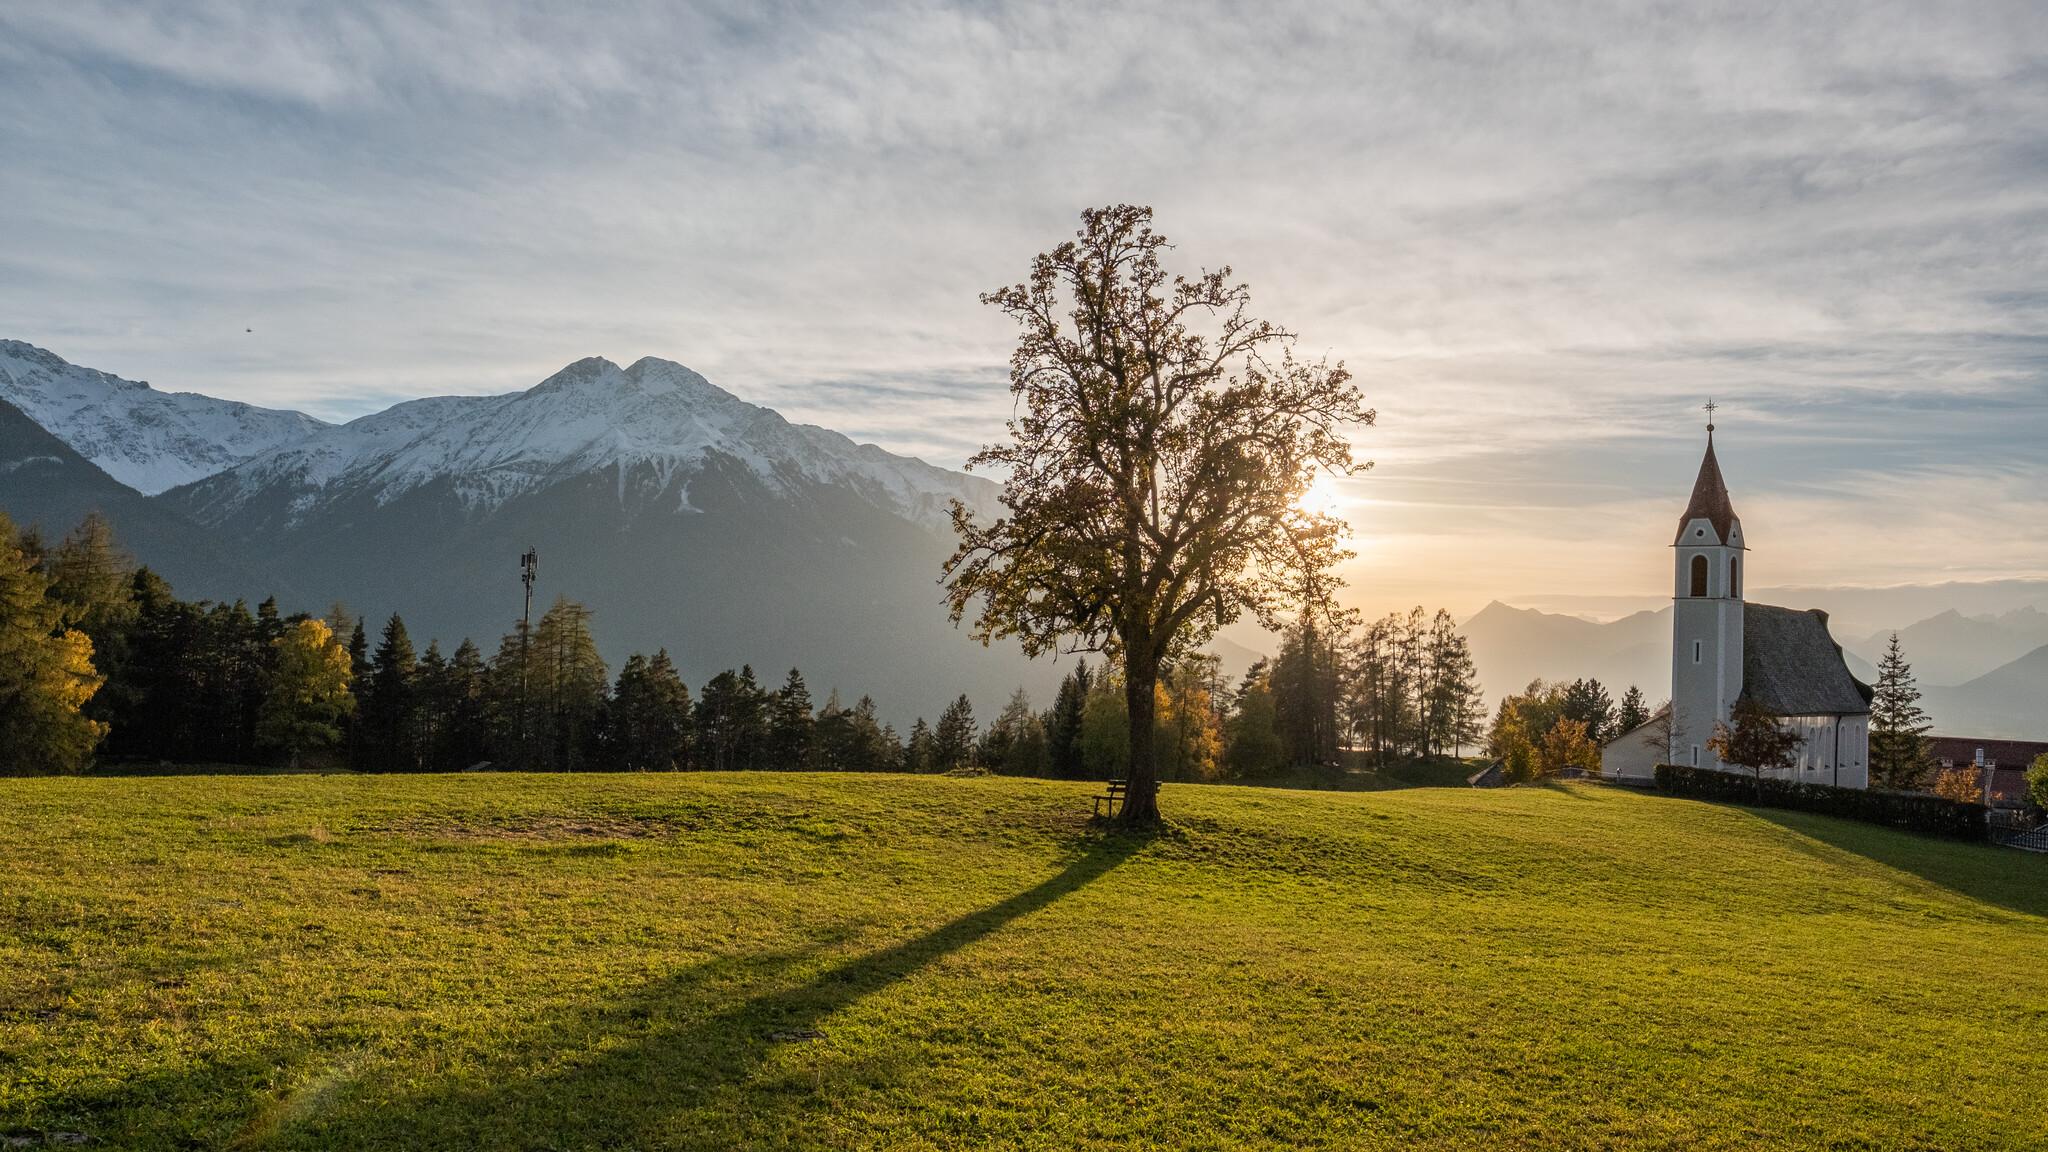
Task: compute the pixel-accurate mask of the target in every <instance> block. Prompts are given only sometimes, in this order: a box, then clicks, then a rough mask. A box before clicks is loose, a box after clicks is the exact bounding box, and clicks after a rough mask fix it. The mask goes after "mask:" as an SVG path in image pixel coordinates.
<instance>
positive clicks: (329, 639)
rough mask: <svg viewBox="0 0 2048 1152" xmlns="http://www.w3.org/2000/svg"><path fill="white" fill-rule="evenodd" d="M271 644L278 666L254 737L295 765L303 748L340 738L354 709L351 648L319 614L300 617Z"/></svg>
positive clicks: (324, 745)
mask: <svg viewBox="0 0 2048 1152" xmlns="http://www.w3.org/2000/svg"><path fill="white" fill-rule="evenodd" d="M271 644H272V646H273V647H274V648H275V649H276V652H277V669H276V674H275V677H274V678H273V680H272V682H271V689H270V695H269V696H267V697H265V698H264V701H263V712H262V714H261V715H259V716H258V717H257V718H256V740H257V743H259V744H262V745H263V746H265V747H267V748H272V749H275V750H277V751H280V752H283V753H284V754H285V756H286V758H287V759H288V760H289V761H290V762H291V764H292V766H293V767H297V766H298V763H299V755H300V753H302V752H304V751H305V750H307V749H309V748H325V747H328V746H330V745H332V744H334V743H335V742H336V741H338V740H340V739H341V718H342V717H344V716H346V715H348V714H349V713H351V712H354V711H355V707H356V701H355V696H354V694H353V693H351V692H350V690H349V658H348V649H347V648H345V647H343V646H342V644H341V642H340V641H339V640H336V639H335V638H334V633H333V631H331V630H330V629H329V628H328V627H327V625H326V624H325V623H324V622H322V621H319V620H301V621H299V622H298V623H296V624H294V625H292V626H291V628H290V629H288V630H287V631H286V632H285V634H284V635H282V636H279V637H278V638H277V639H275V640H273V641H271Z"/></svg>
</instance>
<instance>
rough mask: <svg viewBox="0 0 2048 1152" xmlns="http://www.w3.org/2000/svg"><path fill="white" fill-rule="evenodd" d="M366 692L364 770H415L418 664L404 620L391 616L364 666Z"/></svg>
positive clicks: (363, 711)
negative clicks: (366, 673)
mask: <svg viewBox="0 0 2048 1152" xmlns="http://www.w3.org/2000/svg"><path fill="white" fill-rule="evenodd" d="M369 684H370V690H369V691H368V692H366V693H364V694H363V699H362V704H361V708H362V717H363V754H364V756H365V757H366V760H367V763H368V764H369V766H370V767H372V768H375V769H377V770H379V771H384V772H410V771H416V770H417V769H418V768H419V767H420V758H419V745H418V741H417V739H416V728H417V724H418V719H419V707H420V700H419V687H420V686H419V660H418V658H417V657H415V656H414V655H413V649H412V637H411V636H409V635H407V634H406V631H405V620H404V619H403V618H402V617H400V616H399V615H398V613H396V612H393V613H392V614H391V619H389V620H387V621H385V622H384V633H383V635H382V637H381V638H379V640H378V642H377V652H376V655H375V656H373V657H372V658H371V661H370V676H369Z"/></svg>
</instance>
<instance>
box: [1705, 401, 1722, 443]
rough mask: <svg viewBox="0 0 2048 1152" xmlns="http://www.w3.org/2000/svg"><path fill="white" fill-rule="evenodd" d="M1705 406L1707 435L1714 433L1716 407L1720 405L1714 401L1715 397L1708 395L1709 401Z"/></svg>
mask: <svg viewBox="0 0 2048 1152" xmlns="http://www.w3.org/2000/svg"><path fill="white" fill-rule="evenodd" d="M1703 407H1705V408H1706V410H1707V435H1709V436H1711V435H1713V434H1714V411H1715V409H1717V408H1719V407H1720V405H1719V404H1716V403H1714V398H1713V397H1712V396H1709V397H1707V402H1706V404H1705V405H1703Z"/></svg>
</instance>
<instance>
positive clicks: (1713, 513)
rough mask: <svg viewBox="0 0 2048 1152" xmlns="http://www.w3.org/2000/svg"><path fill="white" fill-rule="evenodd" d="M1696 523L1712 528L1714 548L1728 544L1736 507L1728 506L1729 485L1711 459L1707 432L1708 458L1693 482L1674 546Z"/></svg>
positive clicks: (1710, 432) (1711, 435) (1711, 436)
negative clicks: (1689, 526) (1689, 498)
mask: <svg viewBox="0 0 2048 1152" xmlns="http://www.w3.org/2000/svg"><path fill="white" fill-rule="evenodd" d="M1695 520H1706V521H1709V522H1711V523H1712V524H1713V525H1714V535H1715V536H1716V537H1718V539H1716V540H1715V541H1714V542H1715V543H1716V544H1726V543H1728V530H1729V529H1730V528H1733V527H1734V526H1735V505H1733V504H1730V503H1729V502H1728V484H1727V482H1726V481H1724V480H1722V479H1721V463H1720V461H1718V460H1716V459H1714V430H1713V429H1711V428H1709V429H1707V456H1706V459H1704V460H1701V461H1700V478H1699V479H1697V480H1695V481H1693V484H1692V501H1691V502H1690V503H1688V504H1687V505H1686V506H1685V515H1683V516H1680V517H1679V518H1678V538H1677V539H1675V540H1673V541H1672V543H1673V544H1680V543H1683V542H1684V540H1685V526H1686V525H1687V524H1690V523H1692V522H1693V521H1695Z"/></svg>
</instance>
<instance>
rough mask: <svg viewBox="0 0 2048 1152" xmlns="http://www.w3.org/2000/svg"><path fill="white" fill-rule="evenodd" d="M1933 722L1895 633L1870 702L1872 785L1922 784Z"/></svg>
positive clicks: (1912, 786) (1895, 788) (1891, 787)
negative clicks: (1928, 738) (1922, 706)
mask: <svg viewBox="0 0 2048 1152" xmlns="http://www.w3.org/2000/svg"><path fill="white" fill-rule="evenodd" d="M1931 727H1932V725H1931V724H1930V723H1929V722H1928V720H1927V713H1925V712H1923V711H1921V709H1920V689H1919V687H1918V686H1917V685H1916V684H1914V682H1913V666H1912V665H1910V664H1908V663H1906V656H1905V653H1904V652H1903V651H1902V650H1901V649H1900V647H1899V634H1898V633H1896V632H1894V633H1892V638H1891V642H1890V643H1889V644H1888V645H1886V647H1885V653H1884V659H1883V660H1882V661H1880V662H1879V663H1878V666H1877V692H1876V694H1875V695H1874V696H1873V697H1872V699H1871V701H1870V784H1871V787H1873V788H1883V789H1888V790H1890V791H1894V792H1906V791H1911V790H1913V789H1915V788H1919V787H1921V786H1922V785H1923V784H1924V783H1925V781H1926V778H1927V774H1928V767H1929V758H1928V751H1927V732H1928V730H1929V729H1930V728H1931Z"/></svg>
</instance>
